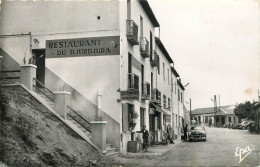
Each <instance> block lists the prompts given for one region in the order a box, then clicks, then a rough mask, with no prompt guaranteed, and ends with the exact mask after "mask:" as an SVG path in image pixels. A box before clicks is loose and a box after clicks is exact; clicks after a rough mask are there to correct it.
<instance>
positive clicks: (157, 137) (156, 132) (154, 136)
mask: <svg viewBox="0 0 260 167" xmlns="http://www.w3.org/2000/svg"><path fill="white" fill-rule="evenodd" d="M168 124H170V114H169V113H168V112H167V111H165V110H163V109H162V108H161V107H160V106H159V105H157V104H155V103H150V104H149V130H150V131H149V133H150V137H149V144H152V145H153V144H160V143H162V142H163V141H164V139H165V136H166V135H165V133H167V125H168Z"/></svg>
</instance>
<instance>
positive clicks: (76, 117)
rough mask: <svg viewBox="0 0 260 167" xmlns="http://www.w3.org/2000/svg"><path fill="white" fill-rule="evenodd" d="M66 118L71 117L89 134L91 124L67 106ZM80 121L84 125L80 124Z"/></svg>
mask: <svg viewBox="0 0 260 167" xmlns="http://www.w3.org/2000/svg"><path fill="white" fill-rule="evenodd" d="M68 110H69V111H68V116H69V117H71V118H72V119H73V120H74V121H76V122H77V123H78V124H79V125H81V126H82V127H83V128H84V129H86V130H87V131H88V132H91V124H90V123H89V122H88V121H87V120H86V119H84V118H83V117H82V116H81V115H79V114H78V113H77V112H76V111H75V110H73V109H72V108H71V107H70V106H68ZM82 121H83V122H84V123H82Z"/></svg>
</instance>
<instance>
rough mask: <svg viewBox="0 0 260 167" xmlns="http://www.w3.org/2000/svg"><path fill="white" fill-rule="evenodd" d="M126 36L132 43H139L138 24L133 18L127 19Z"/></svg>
mask: <svg viewBox="0 0 260 167" xmlns="http://www.w3.org/2000/svg"><path fill="white" fill-rule="evenodd" d="M126 36H127V40H128V41H129V42H130V43H131V44H132V45H139V41H138V26H137V25H136V23H135V22H134V21H133V20H126Z"/></svg>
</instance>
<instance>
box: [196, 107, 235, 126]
mask: <svg viewBox="0 0 260 167" xmlns="http://www.w3.org/2000/svg"><path fill="white" fill-rule="evenodd" d="M234 108H235V106H234V105H228V106H220V108H219V109H218V110H217V112H215V110H214V107H208V108H199V109H196V110H193V111H192V112H191V117H192V120H196V122H197V123H200V124H202V123H203V124H207V125H211V126H213V125H214V126H217V127H219V126H220V127H221V126H223V125H224V124H225V123H227V122H230V123H235V124H237V123H238V117H237V116H235V113H234Z"/></svg>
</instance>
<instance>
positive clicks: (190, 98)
mask: <svg viewBox="0 0 260 167" xmlns="http://www.w3.org/2000/svg"><path fill="white" fill-rule="evenodd" d="M191 117H192V115H191V98H190V123H192V122H191V120H192V119H191Z"/></svg>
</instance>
